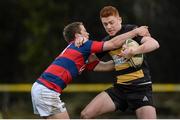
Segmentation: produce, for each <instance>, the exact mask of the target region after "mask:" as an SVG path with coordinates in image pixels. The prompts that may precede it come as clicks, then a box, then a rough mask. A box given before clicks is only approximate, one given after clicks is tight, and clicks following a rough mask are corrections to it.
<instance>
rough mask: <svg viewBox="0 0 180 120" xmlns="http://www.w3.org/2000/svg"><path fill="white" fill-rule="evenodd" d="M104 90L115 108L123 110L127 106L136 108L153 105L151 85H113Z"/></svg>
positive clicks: (132, 108)
mask: <svg viewBox="0 0 180 120" xmlns="http://www.w3.org/2000/svg"><path fill="white" fill-rule="evenodd" d="M105 92H107V93H108V95H109V96H110V97H111V99H112V100H113V102H114V104H115V106H116V110H121V111H125V110H126V109H127V108H129V109H131V110H133V111H134V110H136V109H138V108H140V107H142V106H146V105H150V106H154V105H153V97H152V85H151V84H148V85H133V86H131V85H114V87H111V88H109V89H107V90H105Z"/></svg>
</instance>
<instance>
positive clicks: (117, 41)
mask: <svg viewBox="0 0 180 120" xmlns="http://www.w3.org/2000/svg"><path fill="white" fill-rule="evenodd" d="M147 33H149V32H148V29H147V26H142V27H139V28H136V29H133V30H132V31H130V32H127V33H124V34H121V35H118V36H116V37H114V38H112V39H110V40H109V41H106V42H104V46H103V51H107V50H113V49H117V48H119V47H121V46H122V44H123V43H124V42H125V40H126V39H128V38H133V37H135V36H137V35H140V36H146V34H147Z"/></svg>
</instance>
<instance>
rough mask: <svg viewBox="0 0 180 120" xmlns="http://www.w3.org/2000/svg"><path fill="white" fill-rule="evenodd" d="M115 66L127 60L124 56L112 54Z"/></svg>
mask: <svg viewBox="0 0 180 120" xmlns="http://www.w3.org/2000/svg"><path fill="white" fill-rule="evenodd" d="M112 58H113V60H114V63H115V66H117V65H120V64H123V63H125V62H126V61H127V60H126V59H125V58H123V57H119V56H118V55H113V56H112Z"/></svg>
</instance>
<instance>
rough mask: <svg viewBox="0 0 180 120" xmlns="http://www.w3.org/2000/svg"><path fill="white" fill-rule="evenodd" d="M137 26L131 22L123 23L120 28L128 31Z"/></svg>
mask: <svg viewBox="0 0 180 120" xmlns="http://www.w3.org/2000/svg"><path fill="white" fill-rule="evenodd" d="M137 27H138V26H137V25H133V24H125V25H122V30H123V31H124V32H128V31H131V30H133V29H135V28H137Z"/></svg>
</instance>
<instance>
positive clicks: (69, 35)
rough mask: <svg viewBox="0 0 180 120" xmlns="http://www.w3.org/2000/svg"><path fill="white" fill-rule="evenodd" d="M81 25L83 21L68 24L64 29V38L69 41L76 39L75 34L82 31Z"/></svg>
mask: <svg viewBox="0 0 180 120" xmlns="http://www.w3.org/2000/svg"><path fill="white" fill-rule="evenodd" d="M80 25H83V23H82V22H73V23H70V24H68V25H67V26H66V27H65V28H64V30H63V36H64V39H65V40H66V41H67V42H68V43H69V42H71V41H73V40H74V38H75V34H76V33H80V32H81V28H80Z"/></svg>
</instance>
